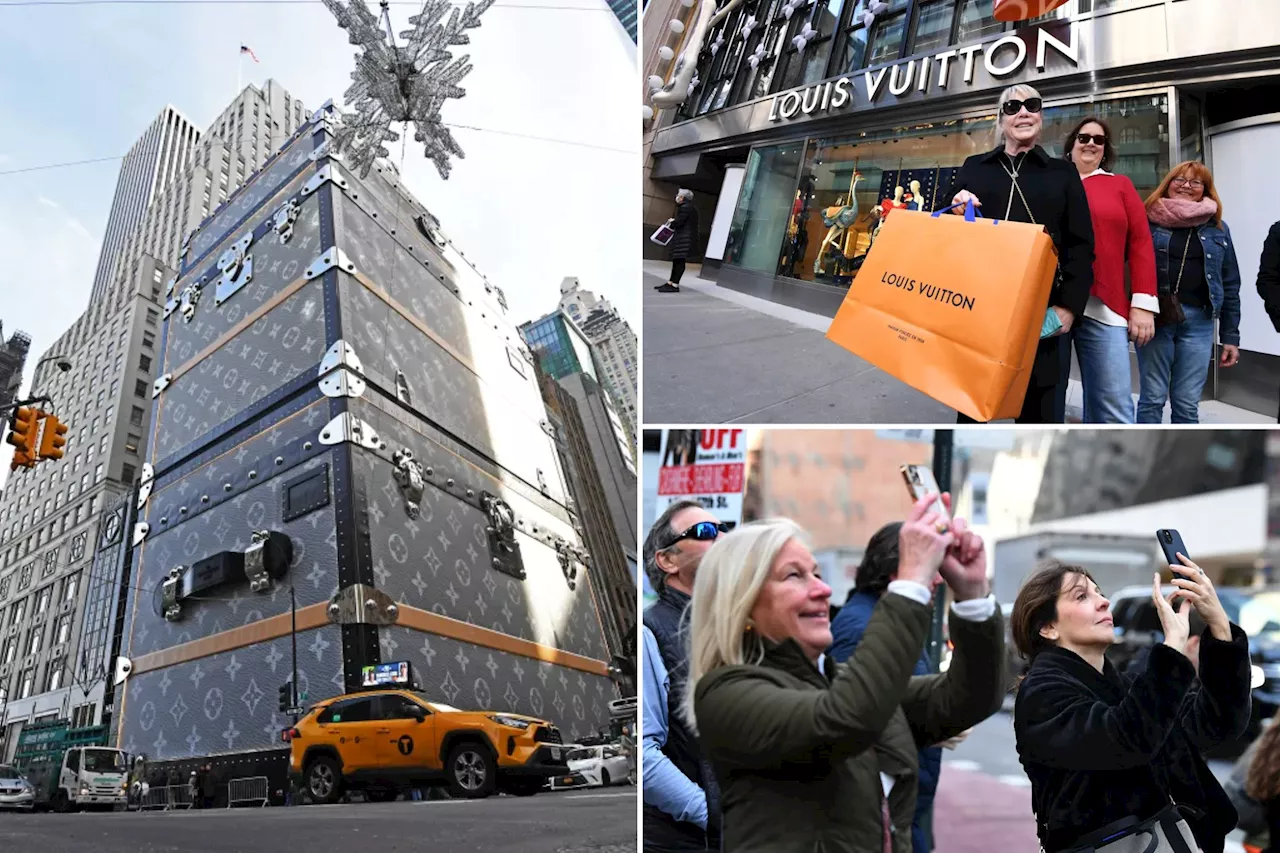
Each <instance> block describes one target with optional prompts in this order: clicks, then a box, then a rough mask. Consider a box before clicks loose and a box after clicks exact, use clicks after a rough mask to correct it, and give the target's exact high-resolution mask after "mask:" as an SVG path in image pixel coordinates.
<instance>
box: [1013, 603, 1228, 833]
mask: <svg viewBox="0 0 1280 853" xmlns="http://www.w3.org/2000/svg"><path fill="white" fill-rule="evenodd" d="M1201 636H1202V639H1201V641H1200V673H1201V677H1200V679H1197V677H1196V672H1195V668H1194V667H1192V665H1191V661H1189V660H1188V659H1187V658H1186V657H1185V656H1184V655H1182V654H1180V653H1178V652H1176V651H1174V650H1173V649H1171V648H1169V647H1168V646H1165V645H1163V644H1161V645H1159V646H1156V647H1155V648H1154V649H1152V651H1151V654H1150V656H1149V658H1148V660H1147V666H1146V667H1145V668H1143V669H1141V670H1140V671H1138V672H1137V673H1135V674H1126V675H1121V674H1120V673H1118V672H1117V671H1116V668H1115V666H1113V665H1112V663H1111V662H1110V661H1107V662H1106V663H1105V664H1104V666H1103V670H1102V672H1098V671H1097V670H1096V669H1094V668H1093V666H1092V665H1091V664H1089V663H1088V662H1086V661H1085V660H1084V659H1083V658H1081V657H1080V656H1079V655H1077V654H1075V653H1074V652H1069V651H1066V650H1064V649H1059V648H1050V649H1047V650H1045V651H1042V652H1040V653H1039V654H1037V655H1036V657H1035V659H1034V660H1033V661H1032V662H1031V667H1030V669H1029V670H1028V672H1027V675H1026V678H1024V679H1023V681H1022V683H1021V685H1020V686H1019V688H1018V697H1017V701H1016V703H1015V704H1014V712H1013V717H1014V731H1015V733H1016V736H1017V743H1018V758H1019V760H1020V761H1021V762H1022V766H1023V768H1024V769H1025V770H1026V772H1027V777H1028V778H1029V779H1030V780H1031V803H1032V808H1033V809H1034V810H1035V813H1036V828H1037V832H1038V833H1039V835H1040V841H1041V843H1042V844H1043V845H1044V849H1045V850H1047V851H1050V853H1052V851H1055V850H1062V849H1064V848H1067V847H1070V846H1071V845H1072V843H1073V842H1075V841H1076V839H1078V838H1079V837H1080V836H1082V835H1087V834H1089V833H1091V832H1095V831H1097V830H1099V829H1101V828H1102V827H1104V826H1107V825H1108V824H1111V823H1114V822H1115V821H1118V820H1120V819H1122V818H1125V817H1130V816H1132V817H1136V818H1139V819H1145V818H1148V817H1151V816H1152V815H1154V814H1155V813H1156V812H1158V811H1160V810H1161V809H1162V808H1163V807H1164V806H1166V805H1168V804H1169V800H1170V798H1171V797H1172V799H1173V800H1174V801H1175V802H1176V803H1177V804H1178V805H1182V806H1192V807H1194V808H1196V809H1199V810H1200V811H1201V812H1202V814H1201V815H1200V816H1197V817H1189V818H1188V823H1190V825H1191V829H1192V831H1193V832H1194V833H1195V836H1196V840H1197V842H1198V843H1199V844H1200V846H1201V847H1202V848H1203V849H1204V851H1205V853H1222V849H1223V844H1224V841H1225V839H1226V835H1227V833H1228V832H1230V831H1231V830H1232V829H1233V828H1234V827H1235V825H1236V818H1237V815H1236V810H1235V808H1234V807H1233V806H1232V805H1231V801H1230V800H1229V799H1228V798H1227V795H1226V793H1225V792H1224V791H1223V790H1222V786H1221V785H1219V784H1218V781H1217V780H1216V779H1215V778H1214V776H1213V773H1212V772H1210V770H1209V767H1208V765H1207V764H1205V761H1204V759H1203V758H1202V757H1201V753H1202V752H1204V751H1205V750H1207V749H1209V748H1211V747H1213V746H1214V745H1216V744H1218V743H1220V742H1222V741H1224V740H1228V739H1232V738H1236V737H1239V736H1240V735H1241V733H1243V731H1244V729H1245V727H1246V726H1247V725H1248V723H1249V711H1250V698H1249V645H1248V639H1247V638H1246V637H1245V634H1244V631H1242V630H1241V629H1240V628H1239V627H1237V626H1235V625H1232V626H1231V636H1232V639H1231V641H1230V642H1222V641H1219V640H1215V639H1214V638H1213V637H1212V635H1210V633H1209V632H1208V630H1207V629H1206V630H1205V632H1204V633H1203V634H1202V635H1201Z"/></svg>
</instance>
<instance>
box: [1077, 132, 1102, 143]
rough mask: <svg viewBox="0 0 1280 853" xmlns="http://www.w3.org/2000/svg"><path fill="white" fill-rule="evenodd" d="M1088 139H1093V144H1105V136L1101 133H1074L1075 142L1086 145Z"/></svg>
mask: <svg viewBox="0 0 1280 853" xmlns="http://www.w3.org/2000/svg"><path fill="white" fill-rule="evenodd" d="M1090 140H1092V141H1093V144H1094V145H1106V144H1107V138H1106V137H1105V136H1102V135H1101V134H1093V133H1077V134H1076V142H1079V143H1080V144H1081V145H1088V144H1089V141H1090Z"/></svg>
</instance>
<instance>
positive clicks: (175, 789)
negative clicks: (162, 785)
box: [168, 785, 192, 809]
mask: <svg viewBox="0 0 1280 853" xmlns="http://www.w3.org/2000/svg"><path fill="white" fill-rule="evenodd" d="M168 791H169V808H171V809H189V808H191V806H192V801H191V786H190V785H170V786H169V787H168Z"/></svg>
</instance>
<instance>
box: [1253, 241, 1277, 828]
mask: <svg viewBox="0 0 1280 853" xmlns="http://www.w3.org/2000/svg"><path fill="white" fill-rule="evenodd" d="M1258 295H1259V296H1261V297H1262V302H1263V304H1264V305H1266V306H1267V315H1268V316H1269V317H1270V318H1271V325H1273V326H1275V327H1276V331H1277V332H1280V222H1277V223H1276V224H1275V225H1272V226H1271V230H1270V231H1269V232H1267V239H1266V240H1264V241H1263V242H1262V260H1261V261H1259V262H1258ZM1276 846H1277V847H1280V844H1277V845H1276Z"/></svg>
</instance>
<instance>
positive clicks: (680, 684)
mask: <svg viewBox="0 0 1280 853" xmlns="http://www.w3.org/2000/svg"><path fill="white" fill-rule="evenodd" d="M730 526H731V525H729V524H727V523H724V522H720V521H718V520H717V519H716V517H715V516H713V515H712V514H711V513H709V512H707V511H706V510H705V509H703V508H702V505H701V504H699V503H697V502H696V501H676V502H674V503H672V504H671V505H670V506H668V507H667V508H666V510H665V511H664V512H663V513H662V515H661V516H659V518H658V520H657V521H656V522H654V525H653V527H652V528H650V530H649V533H648V535H647V536H646V537H645V540H644V549H643V553H644V570H645V574H646V575H647V576H648V578H649V583H650V585H651V586H652V587H653V589H654V591H655V592H656V593H657V594H658V600H657V601H656V602H655V603H654V604H653V605H652V606H651V607H649V609H648V610H646V611H645V612H644V627H643V628H642V629H641V638H642V642H643V645H644V651H643V656H642V694H643V700H642V701H643V704H644V709H643V710H644V717H643V723H642V726H643V727H642V729H641V735H642V748H641V749H642V753H643V756H644V772H643V774H642V779H643V786H644V849H645V853H650V851H653V853H666V851H684V850H719V849H720V791H719V787H718V786H717V785H716V780H715V775H714V773H713V771H712V769H711V765H710V763H708V762H707V761H706V760H705V759H704V758H703V756H702V750H701V749H700V748H699V746H698V740H697V736H696V735H694V733H693V732H692V731H690V730H689V729H688V728H687V727H686V725H685V723H684V718H683V717H682V716H681V715H680V714H679V711H678V709H679V708H680V703H681V700H682V698H683V696H684V691H685V689H686V688H687V687H688V685H687V684H686V677H687V675H686V674H687V672H688V663H689V662H688V656H689V648H688V642H687V638H686V633H687V630H688V628H687V625H688V622H687V620H686V618H685V611H686V610H687V609H688V607H689V600H690V598H689V597H690V596H691V595H692V594H693V581H694V578H695V577H696V576H697V573H698V566H699V564H700V563H701V562H702V558H703V556H704V555H705V554H706V553H707V551H708V549H710V548H711V546H712V544H713V543H714V542H715V541H716V539H717V538H718V537H719V536H720V534H721V533H724V532H727V531H728V529H729V528H730Z"/></svg>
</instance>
